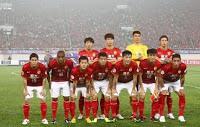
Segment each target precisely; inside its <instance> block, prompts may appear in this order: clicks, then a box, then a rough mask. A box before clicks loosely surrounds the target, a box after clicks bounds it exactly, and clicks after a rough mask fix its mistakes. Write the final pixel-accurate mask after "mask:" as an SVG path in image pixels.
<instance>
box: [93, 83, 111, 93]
mask: <svg viewBox="0 0 200 127" xmlns="http://www.w3.org/2000/svg"><path fill="white" fill-rule="evenodd" d="M108 84H109V81H108V80H102V81H96V80H95V81H94V89H95V91H96V93H98V92H99V91H101V92H102V93H103V94H104V95H106V92H107V90H108ZM106 96H110V95H106Z"/></svg>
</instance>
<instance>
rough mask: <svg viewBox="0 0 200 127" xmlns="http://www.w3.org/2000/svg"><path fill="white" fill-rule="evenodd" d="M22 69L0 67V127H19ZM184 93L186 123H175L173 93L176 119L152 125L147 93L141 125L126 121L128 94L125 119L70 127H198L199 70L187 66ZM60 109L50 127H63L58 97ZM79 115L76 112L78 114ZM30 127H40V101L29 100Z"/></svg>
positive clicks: (123, 99)
mask: <svg viewBox="0 0 200 127" xmlns="http://www.w3.org/2000/svg"><path fill="white" fill-rule="evenodd" d="M20 70H21V67H16V66H0V127H21V126H22V125H21V122H22V119H23V116H22V103H23V96H22V91H23V84H22V79H21V77H20ZM185 91H186V111H185V119H186V120H187V121H186V123H179V122H178V120H177V111H178V100H177V99H178V97H177V96H176V95H175V94H173V112H174V115H175V116H176V120H169V119H166V121H167V122H166V123H153V122H151V121H150V119H149V113H150V109H151V107H150V101H149V100H150V99H149V92H148V93H147V94H148V96H147V98H146V102H145V115H146V116H147V119H146V121H145V122H144V123H134V122H131V121H130V120H129V119H128V118H129V116H130V115H131V108H130V105H129V98H128V94H127V92H123V93H122V94H121V95H120V103H121V105H120V107H121V108H120V112H121V114H122V115H123V116H124V117H126V119H125V120H118V121H117V122H116V123H105V122H104V121H102V120H100V121H98V123H97V124H87V123H86V122H85V120H80V121H79V120H78V121H77V123H76V124H75V125H70V126H72V127H88V126H96V127H200V67H198V66H192V67H188V73H187V76H186V83H185ZM59 100H60V102H59V109H58V114H57V124H56V125H52V124H51V123H49V125H48V126H50V127H53V126H54V127H64V126H68V125H65V124H64V113H63V108H62V98H61V97H60V98H59ZM50 102H51V101H50V95H49V92H48V94H47V104H48V113H47V119H48V120H49V122H50V121H51V108H50ZM77 114H78V113H77ZM30 121H31V124H30V125H28V126H29V127H42V126H44V125H42V124H41V122H40V121H41V120H40V110H39V100H37V99H36V98H34V99H32V101H31V112H30Z"/></svg>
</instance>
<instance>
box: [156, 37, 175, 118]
mask: <svg viewBox="0 0 200 127" xmlns="http://www.w3.org/2000/svg"><path fill="white" fill-rule="evenodd" d="M159 41H160V47H159V48H158V49H157V59H158V60H159V61H160V62H161V64H162V65H163V66H164V65H165V64H168V63H170V62H171V60H172V55H173V54H174V51H173V50H172V49H170V48H169V47H168V43H169V42H168V37H167V36H166V35H162V36H161V37H160V38H159ZM172 92H173V89H172V88H171V87H169V95H167V99H166V101H167V107H168V114H167V117H168V118H170V119H175V117H174V115H173V113H172V97H171V93H172ZM157 116H158V115H157Z"/></svg>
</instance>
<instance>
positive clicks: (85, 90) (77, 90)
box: [75, 87, 87, 97]
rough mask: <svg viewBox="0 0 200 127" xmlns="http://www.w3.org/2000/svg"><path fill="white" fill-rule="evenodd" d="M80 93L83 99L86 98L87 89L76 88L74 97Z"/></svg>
mask: <svg viewBox="0 0 200 127" xmlns="http://www.w3.org/2000/svg"><path fill="white" fill-rule="evenodd" d="M79 92H80V93H81V94H82V96H83V97H86V93H87V88H86V87H77V88H76V91H75V96H76V97H77V96H78V93H79Z"/></svg>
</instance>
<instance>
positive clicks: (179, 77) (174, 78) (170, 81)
mask: <svg viewBox="0 0 200 127" xmlns="http://www.w3.org/2000/svg"><path fill="white" fill-rule="evenodd" d="M186 68H187V67H186V65H185V64H184V63H182V62H181V56H180V54H173V55H172V62H170V63H168V64H166V65H164V66H163V67H162V68H161V69H160V73H159V78H158V79H159V80H158V81H159V85H160V87H161V94H160V98H159V99H160V100H159V101H160V115H161V116H160V122H165V116H164V106H165V98H166V94H167V93H168V89H169V87H172V88H173V90H174V91H175V92H176V94H177V95H178V96H179V114H178V116H179V117H178V120H179V121H180V122H185V119H184V109H185V93H184V82H185V74H186Z"/></svg>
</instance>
